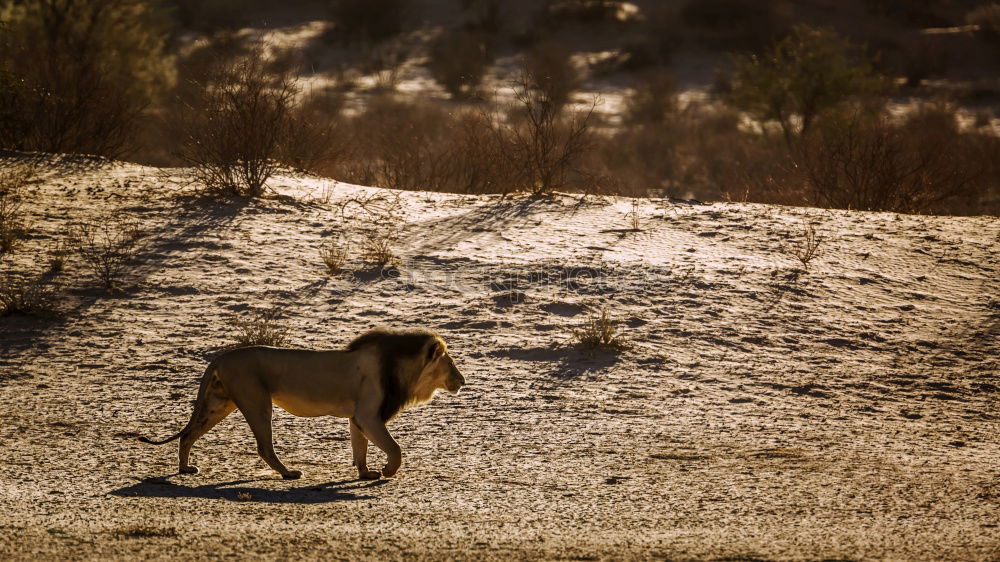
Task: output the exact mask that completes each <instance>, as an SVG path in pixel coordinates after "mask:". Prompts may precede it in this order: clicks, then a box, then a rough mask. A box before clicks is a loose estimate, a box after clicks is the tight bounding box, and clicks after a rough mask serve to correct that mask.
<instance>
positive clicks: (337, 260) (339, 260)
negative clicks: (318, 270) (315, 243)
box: [319, 240, 349, 275]
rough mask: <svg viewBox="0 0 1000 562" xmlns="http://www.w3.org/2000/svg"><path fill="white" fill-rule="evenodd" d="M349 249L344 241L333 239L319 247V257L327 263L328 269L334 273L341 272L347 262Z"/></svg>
mask: <svg viewBox="0 0 1000 562" xmlns="http://www.w3.org/2000/svg"><path fill="white" fill-rule="evenodd" d="M348 255H349V249H348V247H347V244H345V243H343V242H342V241H338V240H333V241H331V242H330V243H328V244H327V245H326V246H323V247H322V248H320V249H319V257H320V259H322V260H323V263H324V264H325V265H326V269H327V271H328V272H329V273H330V274H331V275H333V274H337V273H340V272H341V271H342V270H343V269H344V265H345V264H347V257H348Z"/></svg>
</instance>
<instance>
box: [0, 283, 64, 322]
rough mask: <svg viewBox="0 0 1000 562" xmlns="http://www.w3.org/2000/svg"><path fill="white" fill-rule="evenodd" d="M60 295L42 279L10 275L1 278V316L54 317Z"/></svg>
mask: <svg viewBox="0 0 1000 562" xmlns="http://www.w3.org/2000/svg"><path fill="white" fill-rule="evenodd" d="M57 301H58V293H57V292H56V289H55V287H53V286H52V285H51V284H49V283H47V282H46V281H45V280H44V279H42V278H34V279H29V278H25V277H22V276H16V275H14V274H11V273H8V274H5V275H4V276H3V277H0V316H14V315H21V316H52V315H54V314H56V312H57Z"/></svg>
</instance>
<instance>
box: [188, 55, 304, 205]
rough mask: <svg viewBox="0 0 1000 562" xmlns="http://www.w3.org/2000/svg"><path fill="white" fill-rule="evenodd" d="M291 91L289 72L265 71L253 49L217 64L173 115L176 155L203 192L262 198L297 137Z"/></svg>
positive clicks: (295, 90) (262, 60) (264, 62)
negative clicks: (177, 144)
mask: <svg viewBox="0 0 1000 562" xmlns="http://www.w3.org/2000/svg"><path fill="white" fill-rule="evenodd" d="M297 92H298V89H297V87H296V85H295V81H294V78H293V77H292V76H291V74H289V73H284V74H279V75H272V74H271V73H270V72H269V71H268V69H267V67H266V60H265V58H264V55H263V52H262V51H261V50H259V49H257V50H253V51H252V52H251V54H249V55H247V56H246V57H242V58H240V59H237V60H236V61H220V64H219V65H218V67H217V68H216V69H215V70H214V72H213V73H212V76H211V79H210V80H209V81H207V82H205V83H201V84H195V85H194V89H193V93H194V97H193V99H190V100H187V101H185V103H184V104H183V105H182V111H181V112H180V114H179V115H178V116H176V117H177V120H176V121H175V123H176V125H175V127H179V128H180V131H181V136H182V139H183V140H182V142H181V146H180V147H179V149H178V152H177V156H178V157H179V158H180V159H181V160H182V161H183V162H184V163H186V164H187V165H188V166H189V167H191V168H192V170H193V172H192V173H193V174H194V177H195V179H196V180H197V181H198V182H199V183H200V184H201V185H203V186H204V187H205V188H206V189H207V190H208V192H209V193H213V194H221V195H244V196H251V197H256V196H260V195H262V194H263V192H264V189H265V185H266V183H267V181H268V179H270V177H271V176H272V175H273V174H274V173H275V171H276V170H277V168H278V166H279V160H280V159H281V158H282V156H284V155H285V150H286V149H287V145H288V144H289V143H290V142H291V139H294V138H295V135H296V134H297V131H296V128H295V120H294V118H293V116H294V114H293V107H294V100H295V96H296V94H297Z"/></svg>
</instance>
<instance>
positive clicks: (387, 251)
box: [361, 230, 399, 268]
mask: <svg viewBox="0 0 1000 562" xmlns="http://www.w3.org/2000/svg"><path fill="white" fill-rule="evenodd" d="M395 239H396V237H395V234H394V233H393V232H392V231H389V230H372V231H371V232H369V233H368V234H367V235H366V236H365V239H364V241H363V242H362V243H361V259H362V260H364V261H365V262H366V263H370V264H374V265H376V266H378V267H383V268H384V267H387V266H394V265H397V264H398V263H399V257H398V256H396V253H395V252H394V251H393V248H392V246H393V243H394V242H395Z"/></svg>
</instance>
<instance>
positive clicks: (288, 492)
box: [109, 474, 387, 504]
mask: <svg viewBox="0 0 1000 562" xmlns="http://www.w3.org/2000/svg"><path fill="white" fill-rule="evenodd" d="M174 476H177V474H171V475H168V476H156V477H152V478H144V479H142V480H140V481H139V482H137V483H135V484H132V485H130V486H125V487H122V488H118V489H117V490H112V491H111V492H109V494H111V495H112V496H119V497H141V498H205V499H223V500H229V501H246V502H258V503H302V504H307V503H328V502H337V501H350V500H370V499H374V498H375V496H372V495H368V494H364V493H359V492H363V491H365V490H370V489H372V488H376V487H378V486H382V485H383V484H385V483H386V482H387V480H375V481H362V480H338V481H336V482H326V483H324V484H310V485H308V486H300V487H297V488H287V489H284V490H272V489H268V488H260V487H255V486H246V484H252V483H253V482H273V480H270V479H263V478H260V479H253V480H233V481H231V482H217V483H214V484H203V485H201V486H186V485H184V484H178V483H176V482H171V481H170V478H172V477H174Z"/></svg>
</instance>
